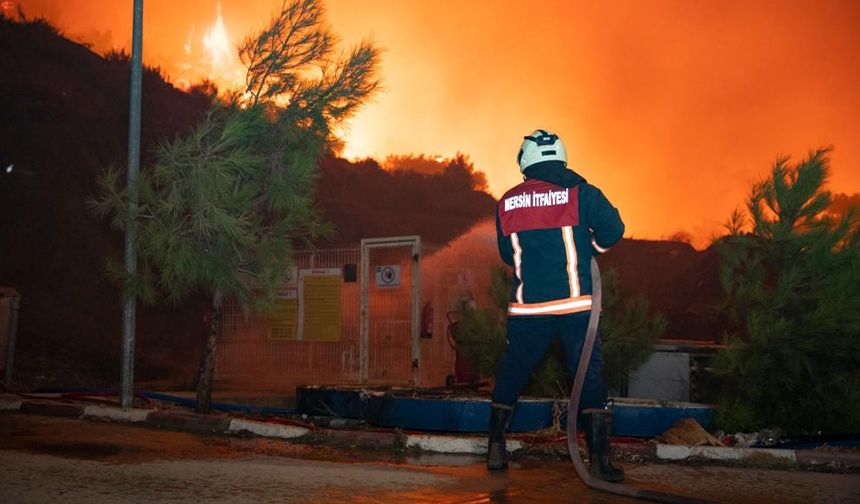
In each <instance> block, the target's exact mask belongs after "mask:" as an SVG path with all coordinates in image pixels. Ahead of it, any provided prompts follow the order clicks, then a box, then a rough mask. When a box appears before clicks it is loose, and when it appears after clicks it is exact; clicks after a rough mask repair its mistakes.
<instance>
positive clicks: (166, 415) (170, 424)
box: [146, 410, 231, 433]
mask: <svg viewBox="0 0 860 504" xmlns="http://www.w3.org/2000/svg"><path fill="white" fill-rule="evenodd" d="M230 420H231V418H230V417H228V416H210V415H201V414H199V413H186V412H178V411H161V410H155V411H153V412H151V413H150V414H149V415H147V417H146V422H147V423H149V424H152V425H154V426H156V427H160V428H164V427H166V428H168V429H177V430H184V431H192V432H207V433H222V432H227V429H228V428H229V427H230Z"/></svg>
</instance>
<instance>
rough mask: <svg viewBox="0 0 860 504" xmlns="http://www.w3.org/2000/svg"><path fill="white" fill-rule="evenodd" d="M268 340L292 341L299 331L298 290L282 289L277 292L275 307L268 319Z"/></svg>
mask: <svg viewBox="0 0 860 504" xmlns="http://www.w3.org/2000/svg"><path fill="white" fill-rule="evenodd" d="M269 328H270V329H271V332H270V334H269V338H271V339H275V340H294V339H297V338H298V330H299V293H298V289H296V288H294V287H292V288H284V289H282V290H279V291H278V294H277V297H276V298H275V307H274V309H273V310H272V314H271V316H270V317H269Z"/></svg>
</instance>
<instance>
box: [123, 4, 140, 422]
mask: <svg viewBox="0 0 860 504" xmlns="http://www.w3.org/2000/svg"><path fill="white" fill-rule="evenodd" d="M142 62H143V0H134V24H133V27H132V36H131V92H130V96H129V104H128V176H127V180H126V184H127V185H128V191H129V196H128V215H129V220H128V226H126V229H125V270H126V272H127V273H128V274H129V276H130V275H133V274H135V273H136V272H137V222H136V218H137V201H138V190H137V173H138V171H140V96H141V76H142V73H143V71H142V67H143V63H142ZM123 298H124V299H123V301H124V305H123V310H122V390H121V394H120V405H121V406H122V407H123V409H129V408H131V407H132V405H133V402H134V329H135V311H136V308H137V305H136V302H137V297H136V296H134V295H131V293H129V292H126V290H125V289H123Z"/></svg>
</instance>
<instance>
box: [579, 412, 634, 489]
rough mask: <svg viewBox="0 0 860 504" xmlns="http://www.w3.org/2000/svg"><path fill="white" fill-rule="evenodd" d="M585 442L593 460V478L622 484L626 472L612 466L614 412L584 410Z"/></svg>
mask: <svg viewBox="0 0 860 504" xmlns="http://www.w3.org/2000/svg"><path fill="white" fill-rule="evenodd" d="M582 413H583V416H585V442H586V444H587V445H588V458H589V459H590V460H591V467H590V469H589V472H590V473H591V476H593V477H594V478H597V479H601V480H603V481H609V482H612V483H620V482H622V481H624V470H623V469H622V468H620V467H616V466H614V465H613V464H612V454H611V445H610V443H609V436H610V434H611V433H612V412H611V411H609V410H604V409H587V410H584V411H583V412H582Z"/></svg>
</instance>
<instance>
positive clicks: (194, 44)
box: [177, 1, 245, 91]
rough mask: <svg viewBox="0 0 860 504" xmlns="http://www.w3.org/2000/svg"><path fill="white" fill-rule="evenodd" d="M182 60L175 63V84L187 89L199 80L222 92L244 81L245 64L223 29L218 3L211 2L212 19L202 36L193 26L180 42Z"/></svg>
mask: <svg viewBox="0 0 860 504" xmlns="http://www.w3.org/2000/svg"><path fill="white" fill-rule="evenodd" d="M182 54H183V55H184V56H185V60H184V61H183V62H182V63H181V64H180V65H179V68H180V72H181V75H180V76H179V77H178V78H177V85H179V86H180V87H183V88H188V87H189V86H190V85H191V84H193V83H195V82H199V81H201V80H203V79H207V80H210V81H212V82H214V83H215V84H216V85H217V86H218V89H220V90H222V91H225V90H228V89H235V88H237V87H241V86H243V85H244V83H245V67H244V66H243V65H242V63H241V62H240V61H239V56H238V54H237V51H236V47H235V45H234V43H233V41H232V39H231V37H230V33H229V32H228V31H227V23H225V21H224V15H223V12H222V10H221V2H220V1H219V2H217V3H216V4H215V21H214V22H213V23H212V25H211V26H209V27H208V28H207V29H205V30H204V31H203V34H202V36H201V35H198V32H197V30H196V28H195V27H194V26H192V27H191V30H190V31H189V33H188V37H187V38H186V40H185V42H184V43H183V45H182Z"/></svg>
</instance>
